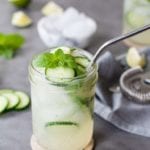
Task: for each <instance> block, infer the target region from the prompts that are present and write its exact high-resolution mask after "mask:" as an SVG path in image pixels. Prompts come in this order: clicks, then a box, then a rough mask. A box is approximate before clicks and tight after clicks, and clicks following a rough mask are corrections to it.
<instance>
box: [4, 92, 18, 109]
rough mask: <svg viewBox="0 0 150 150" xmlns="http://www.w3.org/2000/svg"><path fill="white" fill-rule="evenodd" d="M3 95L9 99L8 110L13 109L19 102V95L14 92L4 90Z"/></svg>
mask: <svg viewBox="0 0 150 150" xmlns="http://www.w3.org/2000/svg"><path fill="white" fill-rule="evenodd" d="M1 95H2V96H4V97H6V98H7V99H8V100H9V104H8V106H7V110H10V109H13V108H14V107H16V106H17V105H18V104H19V97H18V96H17V95H16V94H15V93H14V92H4V93H1Z"/></svg>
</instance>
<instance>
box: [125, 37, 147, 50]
mask: <svg viewBox="0 0 150 150" xmlns="http://www.w3.org/2000/svg"><path fill="white" fill-rule="evenodd" d="M124 43H125V44H126V45H127V46H129V47H135V48H143V47H145V46H144V45H142V44H137V43H135V42H133V41H132V40H129V39H128V40H124Z"/></svg>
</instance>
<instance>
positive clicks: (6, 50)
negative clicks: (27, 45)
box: [0, 33, 24, 59]
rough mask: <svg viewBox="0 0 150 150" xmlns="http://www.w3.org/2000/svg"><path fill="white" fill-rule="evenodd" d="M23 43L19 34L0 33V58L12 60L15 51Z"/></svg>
mask: <svg viewBox="0 0 150 150" xmlns="http://www.w3.org/2000/svg"><path fill="white" fill-rule="evenodd" d="M23 43H24V38H23V36H21V35H19V34H3V33H0V56H3V57H5V58H7V59H10V58H12V57H13V55H14V53H15V52H16V50H18V49H19V48H20V47H21V46H22V44H23Z"/></svg>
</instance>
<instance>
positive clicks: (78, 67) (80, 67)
mask: <svg viewBox="0 0 150 150" xmlns="http://www.w3.org/2000/svg"><path fill="white" fill-rule="evenodd" d="M85 72H86V68H84V67H83V66H81V65H78V66H77V69H76V73H77V76H79V75H83V74H85Z"/></svg>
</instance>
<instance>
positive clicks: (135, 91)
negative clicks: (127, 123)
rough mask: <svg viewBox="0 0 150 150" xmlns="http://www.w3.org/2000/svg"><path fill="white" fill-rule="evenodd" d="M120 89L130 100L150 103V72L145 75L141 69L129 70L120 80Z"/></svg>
mask: <svg viewBox="0 0 150 150" xmlns="http://www.w3.org/2000/svg"><path fill="white" fill-rule="evenodd" d="M120 89H121V92H122V93H123V94H124V95H125V96H126V97H128V99H130V100H133V101H136V102H140V103H147V102H150V72H148V73H144V71H143V69H141V68H139V67H137V68H131V69H128V70H127V71H125V72H124V73H123V74H122V76H121V78H120Z"/></svg>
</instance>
